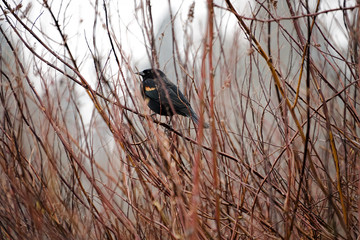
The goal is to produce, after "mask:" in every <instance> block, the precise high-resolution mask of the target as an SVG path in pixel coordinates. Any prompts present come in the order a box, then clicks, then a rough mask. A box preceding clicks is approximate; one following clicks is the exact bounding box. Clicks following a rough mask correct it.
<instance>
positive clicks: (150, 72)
mask: <svg viewBox="0 0 360 240" xmlns="http://www.w3.org/2000/svg"><path fill="white" fill-rule="evenodd" d="M136 74H138V75H140V76H141V77H142V82H141V85H140V91H141V95H142V96H143V98H144V99H145V101H146V102H147V105H148V107H149V108H150V109H151V110H152V111H153V112H155V113H157V114H160V115H163V116H170V117H172V116H173V115H175V114H179V115H182V116H185V117H190V118H191V119H192V120H193V121H194V123H195V124H196V125H197V126H198V125H199V117H198V115H197V114H196V113H195V111H194V110H193V108H192V107H191V105H190V103H189V101H188V100H187V99H186V97H185V96H184V94H183V93H182V92H181V91H180V90H179V88H178V87H177V86H176V85H175V84H174V83H172V82H171V81H170V80H169V79H168V78H167V77H166V75H165V73H163V72H162V71H161V70H159V69H145V70H143V71H141V72H137V73H136ZM203 126H204V128H207V127H209V125H208V124H207V123H204V124H203Z"/></svg>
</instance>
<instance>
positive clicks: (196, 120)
mask: <svg viewBox="0 0 360 240" xmlns="http://www.w3.org/2000/svg"><path fill="white" fill-rule="evenodd" d="M191 119H192V120H193V121H194V123H195V124H196V125H197V126H199V116H198V115H197V114H196V113H195V112H194V110H192V109H191ZM203 127H204V128H209V124H207V123H206V122H204V123H203Z"/></svg>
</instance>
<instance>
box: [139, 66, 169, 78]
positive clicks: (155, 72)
mask: <svg viewBox="0 0 360 240" xmlns="http://www.w3.org/2000/svg"><path fill="white" fill-rule="evenodd" d="M135 74H138V75H140V76H141V77H142V78H143V79H147V78H153V79H156V78H158V77H165V74H164V73H163V72H162V71H161V70H159V69H152V68H149V69H145V70H143V71H141V72H137V73H135Z"/></svg>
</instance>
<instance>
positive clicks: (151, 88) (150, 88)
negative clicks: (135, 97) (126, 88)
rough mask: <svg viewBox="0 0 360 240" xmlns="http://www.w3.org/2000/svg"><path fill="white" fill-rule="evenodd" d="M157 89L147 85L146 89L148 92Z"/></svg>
mask: <svg viewBox="0 0 360 240" xmlns="http://www.w3.org/2000/svg"><path fill="white" fill-rule="evenodd" d="M155 89H156V88H155V87H145V91H147V92H150V91H154V90H155Z"/></svg>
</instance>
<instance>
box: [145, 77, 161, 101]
mask: <svg viewBox="0 0 360 240" xmlns="http://www.w3.org/2000/svg"><path fill="white" fill-rule="evenodd" d="M141 92H142V94H143V96H144V97H146V98H150V99H151V100H154V101H157V102H159V93H158V87H157V86H156V84H155V82H154V80H153V79H146V80H144V81H143V82H142V84H141Z"/></svg>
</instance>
